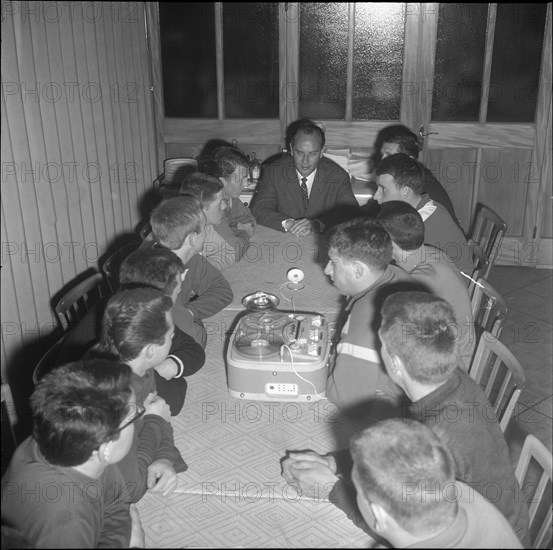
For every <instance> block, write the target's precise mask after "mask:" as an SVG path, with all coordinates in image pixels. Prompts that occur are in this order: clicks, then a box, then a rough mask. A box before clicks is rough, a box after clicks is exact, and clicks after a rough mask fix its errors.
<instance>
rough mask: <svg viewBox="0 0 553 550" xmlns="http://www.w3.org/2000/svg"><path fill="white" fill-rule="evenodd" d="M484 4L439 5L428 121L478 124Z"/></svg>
mask: <svg viewBox="0 0 553 550" xmlns="http://www.w3.org/2000/svg"><path fill="white" fill-rule="evenodd" d="M487 12H488V4H442V3H441V4H440V11H439V16H438V35H437V43H436V63H435V72H434V89H433V96H432V120H440V121H445V120H456V121H478V117H479V113H480V96H481V94H482V73H483V69H484V54H485V49H486V21H487Z"/></svg>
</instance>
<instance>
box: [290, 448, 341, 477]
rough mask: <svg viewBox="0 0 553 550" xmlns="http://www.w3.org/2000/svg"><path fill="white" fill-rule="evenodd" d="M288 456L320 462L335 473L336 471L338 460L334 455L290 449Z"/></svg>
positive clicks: (297, 459) (294, 458)
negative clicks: (298, 451) (297, 451)
mask: <svg viewBox="0 0 553 550" xmlns="http://www.w3.org/2000/svg"><path fill="white" fill-rule="evenodd" d="M288 458H290V459H292V460H296V461H312V462H319V463H320V464H321V465H322V466H325V467H327V468H328V469H329V470H330V471H331V472H332V473H333V474H335V473H336V469H337V467H336V460H335V458H334V457H333V456H332V455H320V454H319V453H316V452H315V451H305V452H303V453H296V452H293V451H290V452H289V453H288Z"/></svg>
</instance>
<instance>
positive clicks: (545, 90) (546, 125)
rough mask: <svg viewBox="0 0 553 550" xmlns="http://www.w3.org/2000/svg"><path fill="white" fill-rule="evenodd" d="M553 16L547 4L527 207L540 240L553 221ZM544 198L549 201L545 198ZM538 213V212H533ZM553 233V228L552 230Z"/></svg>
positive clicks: (529, 222)
mask: <svg viewBox="0 0 553 550" xmlns="http://www.w3.org/2000/svg"><path fill="white" fill-rule="evenodd" d="M552 17H553V9H552V5H551V3H549V4H548V5H547V16H546V21H545V40H544V44H543V52H542V63H541V73H540V82H539V85H538V105H537V108H536V140H535V142H534V150H533V154H532V162H533V163H535V166H536V169H537V172H538V174H537V175H538V178H539V185H537V186H534V187H531V188H530V189H529V193H528V199H529V200H528V203H527V208H526V223H525V231H526V233H527V234H530V235H532V234H533V231H534V227H535V228H536V237H535V238H536V242H539V239H540V237H541V234H542V231H543V230H544V228H545V226H544V223H543V222H544V219H547V217H548V218H549V220H551V211H552V208H551V207H552V206H553V202H552V197H551V192H549V193H547V194H546V189H547V188H548V189H551V180H552V179H553V170H552V163H551V128H552V124H551V118H552V117H551V109H552V92H551V88H552V80H553V75H552V73H553V69H552V66H553V63H552V59H553V54H552V53H551V50H552V49H553V44H552V42H553V40H552ZM541 197H544V198H545V200H542V201H541V204H540V199H541ZM533 212H535V215H534V216H532V215H531V214H532V213H533ZM548 232H549V235H547V236H549V237H550V236H551V227H549V229H548Z"/></svg>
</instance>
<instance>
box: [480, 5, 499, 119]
mask: <svg viewBox="0 0 553 550" xmlns="http://www.w3.org/2000/svg"><path fill="white" fill-rule="evenodd" d="M496 17H497V4H492V3H490V4H489V5H488V20H487V26H486V45H485V53H484V67H483V69H482V92H481V94H480V114H479V116H478V121H479V122H480V124H485V123H486V118H487V116H488V99H489V96H490V78H491V74H492V58H493V41H494V36H495V19H496Z"/></svg>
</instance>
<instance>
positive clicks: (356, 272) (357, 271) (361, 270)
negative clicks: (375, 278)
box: [353, 261, 367, 279]
mask: <svg viewBox="0 0 553 550" xmlns="http://www.w3.org/2000/svg"><path fill="white" fill-rule="evenodd" d="M366 269H367V266H366V265H365V264H364V263H363V262H359V261H354V262H353V276H354V277H355V278H356V279H361V277H363V275H364V274H365V270H366Z"/></svg>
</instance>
